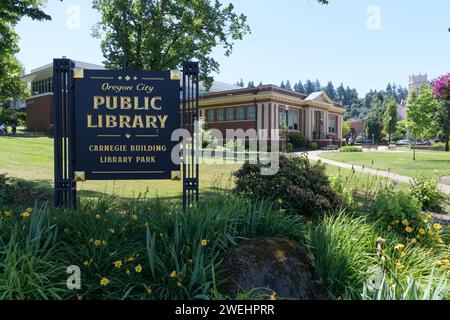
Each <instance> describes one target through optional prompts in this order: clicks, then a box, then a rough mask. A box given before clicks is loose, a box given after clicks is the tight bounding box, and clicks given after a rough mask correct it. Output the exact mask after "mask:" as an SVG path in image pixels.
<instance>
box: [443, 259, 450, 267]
mask: <svg viewBox="0 0 450 320" xmlns="http://www.w3.org/2000/svg"><path fill="white" fill-rule="evenodd" d="M442 264H445V266H446V267H447V268H450V260H449V259H444V260H442Z"/></svg>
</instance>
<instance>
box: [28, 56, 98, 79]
mask: <svg viewBox="0 0 450 320" xmlns="http://www.w3.org/2000/svg"><path fill="white" fill-rule="evenodd" d="M72 61H73V62H74V63H75V66H76V67H79V68H83V69H101V70H103V69H105V67H104V66H103V65H99V64H93V63H88V62H83V61H78V60H72ZM52 75H53V63H49V64H46V65H43V66H41V67H38V68H35V69H32V70H31V71H30V73H29V74H26V75H24V76H22V77H21V78H20V79H21V80H22V81H25V82H31V81H33V80H35V79H43V78H47V77H51V76H52Z"/></svg>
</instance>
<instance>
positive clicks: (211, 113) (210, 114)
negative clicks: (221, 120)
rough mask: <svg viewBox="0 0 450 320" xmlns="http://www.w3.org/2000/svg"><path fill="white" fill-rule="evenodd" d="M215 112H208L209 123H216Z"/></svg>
mask: <svg viewBox="0 0 450 320" xmlns="http://www.w3.org/2000/svg"><path fill="white" fill-rule="evenodd" d="M214 111H215V110H208V113H207V117H206V118H207V121H208V122H214V121H215V118H214V116H215V113H214Z"/></svg>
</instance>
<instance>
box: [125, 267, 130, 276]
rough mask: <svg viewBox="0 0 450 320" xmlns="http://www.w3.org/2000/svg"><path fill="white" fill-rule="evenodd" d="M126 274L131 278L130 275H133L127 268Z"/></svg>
mask: <svg viewBox="0 0 450 320" xmlns="http://www.w3.org/2000/svg"><path fill="white" fill-rule="evenodd" d="M125 273H126V274H127V275H128V276H129V275H130V274H131V272H130V269H128V268H127V269H126V270H125Z"/></svg>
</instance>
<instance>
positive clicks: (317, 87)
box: [314, 79, 322, 91]
mask: <svg viewBox="0 0 450 320" xmlns="http://www.w3.org/2000/svg"><path fill="white" fill-rule="evenodd" d="M314 91H322V85H321V84H320V81H319V79H317V80H316V81H315V82H314Z"/></svg>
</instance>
